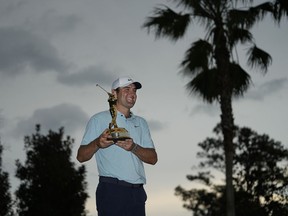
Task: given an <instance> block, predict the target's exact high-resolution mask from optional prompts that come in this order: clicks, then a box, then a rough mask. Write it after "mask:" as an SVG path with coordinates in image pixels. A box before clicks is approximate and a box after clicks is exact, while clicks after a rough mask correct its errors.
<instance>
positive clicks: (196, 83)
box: [186, 68, 220, 103]
mask: <svg viewBox="0 0 288 216" xmlns="http://www.w3.org/2000/svg"><path fill="white" fill-rule="evenodd" d="M217 80H218V71H217V69H216V68H212V69H207V70H202V71H201V72H200V73H199V74H198V75H197V76H196V77H195V78H194V79H192V80H191V81H190V82H189V83H187V85H186V88H187V90H188V91H189V93H190V94H198V95H199V96H200V97H201V98H203V100H204V101H206V102H208V103H212V102H213V101H215V100H217V99H218V96H219V95H220V87H219V85H218V82H217Z"/></svg>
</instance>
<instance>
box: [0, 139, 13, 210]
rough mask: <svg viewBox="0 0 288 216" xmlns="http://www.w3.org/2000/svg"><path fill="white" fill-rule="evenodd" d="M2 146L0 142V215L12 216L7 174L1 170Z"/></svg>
mask: <svg viewBox="0 0 288 216" xmlns="http://www.w3.org/2000/svg"><path fill="white" fill-rule="evenodd" d="M2 153H3V146H2V144H1V142H0V215H1V216H10V215H12V197H11V194H10V183H9V176H8V173H7V172H4V171H3V169H2Z"/></svg>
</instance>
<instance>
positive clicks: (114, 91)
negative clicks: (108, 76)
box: [112, 89, 117, 99]
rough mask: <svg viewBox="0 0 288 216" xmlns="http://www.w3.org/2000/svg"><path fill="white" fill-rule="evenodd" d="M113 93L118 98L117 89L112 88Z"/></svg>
mask: <svg viewBox="0 0 288 216" xmlns="http://www.w3.org/2000/svg"><path fill="white" fill-rule="evenodd" d="M112 94H113V95H114V97H115V98H116V99H117V91H116V90H115V89H112Z"/></svg>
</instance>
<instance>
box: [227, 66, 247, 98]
mask: <svg viewBox="0 0 288 216" xmlns="http://www.w3.org/2000/svg"><path fill="white" fill-rule="evenodd" d="M229 69H230V71H229V72H230V80H231V84H232V91H233V96H235V97H237V96H242V95H243V93H244V92H245V91H246V90H247V89H248V87H249V85H250V83H251V77H250V75H249V74H248V73H247V72H246V71H245V70H244V69H243V68H241V66H240V65H239V64H237V63H234V62H232V63H230V65H229Z"/></svg>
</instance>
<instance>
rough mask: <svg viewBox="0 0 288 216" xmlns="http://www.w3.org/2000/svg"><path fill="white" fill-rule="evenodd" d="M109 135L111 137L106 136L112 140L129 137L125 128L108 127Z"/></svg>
mask: <svg viewBox="0 0 288 216" xmlns="http://www.w3.org/2000/svg"><path fill="white" fill-rule="evenodd" d="M110 135H111V138H108V140H113V141H114V142H117V141H123V140H126V139H131V138H130V136H129V133H128V131H127V130H126V129H125V128H112V129H110Z"/></svg>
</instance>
